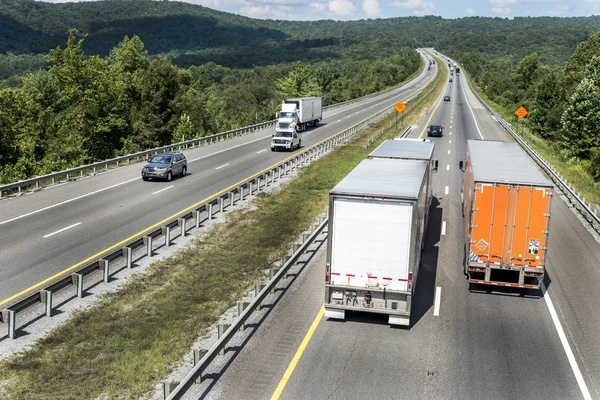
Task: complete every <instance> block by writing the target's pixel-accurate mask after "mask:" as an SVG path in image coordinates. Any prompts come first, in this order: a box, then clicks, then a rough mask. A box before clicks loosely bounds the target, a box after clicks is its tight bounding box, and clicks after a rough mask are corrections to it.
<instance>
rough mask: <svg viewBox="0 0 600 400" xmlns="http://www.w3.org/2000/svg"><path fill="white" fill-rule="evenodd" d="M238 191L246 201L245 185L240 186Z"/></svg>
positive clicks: (241, 199) (241, 198)
mask: <svg viewBox="0 0 600 400" xmlns="http://www.w3.org/2000/svg"><path fill="white" fill-rule="evenodd" d="M238 192H239V193H240V201H244V185H241V186H239V187H238Z"/></svg>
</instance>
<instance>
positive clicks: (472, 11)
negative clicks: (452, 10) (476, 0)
mask: <svg viewBox="0 0 600 400" xmlns="http://www.w3.org/2000/svg"><path fill="white" fill-rule="evenodd" d="M467 15H475V10H473V9H472V8H467Z"/></svg>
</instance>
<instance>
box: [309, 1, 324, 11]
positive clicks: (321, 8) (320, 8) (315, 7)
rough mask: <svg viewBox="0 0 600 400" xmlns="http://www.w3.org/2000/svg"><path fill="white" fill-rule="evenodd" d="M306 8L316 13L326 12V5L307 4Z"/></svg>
mask: <svg viewBox="0 0 600 400" xmlns="http://www.w3.org/2000/svg"><path fill="white" fill-rule="evenodd" d="M308 6H309V7H310V8H311V9H312V10H313V11H316V12H319V13H323V12H325V11H327V3H308Z"/></svg>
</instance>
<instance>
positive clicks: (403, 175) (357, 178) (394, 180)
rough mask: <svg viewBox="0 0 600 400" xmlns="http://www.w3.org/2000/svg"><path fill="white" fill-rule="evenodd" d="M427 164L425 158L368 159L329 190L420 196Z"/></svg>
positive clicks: (372, 194) (339, 193) (340, 192)
mask: <svg viewBox="0 0 600 400" xmlns="http://www.w3.org/2000/svg"><path fill="white" fill-rule="evenodd" d="M428 166H429V163H428V162H424V161H415V160H385V159H381V160H369V159H367V160H364V161H362V162H361V163H360V164H358V165H357V166H356V168H354V169H353V170H352V171H351V172H350V173H349V174H348V175H346V177H345V178H344V179H342V180H341V182H340V183H338V184H337V185H336V186H335V187H334V188H333V189H332V190H331V192H330V194H334V195H359V196H376V197H392V198H403V199H418V198H419V193H420V191H421V187H422V186H423V181H424V180H425V177H426V173H427V167H428Z"/></svg>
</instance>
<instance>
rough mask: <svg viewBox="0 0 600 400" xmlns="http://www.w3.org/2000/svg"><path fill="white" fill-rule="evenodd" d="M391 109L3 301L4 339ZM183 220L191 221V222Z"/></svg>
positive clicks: (327, 148)
mask: <svg viewBox="0 0 600 400" xmlns="http://www.w3.org/2000/svg"><path fill="white" fill-rule="evenodd" d="M415 95H416V94H415ZM415 95H413V96H411V98H414V96H415ZM392 110H393V107H392V106H389V107H386V108H385V109H383V110H381V111H379V112H377V113H375V114H373V115H371V116H370V117H368V118H366V119H365V120H363V121H361V122H359V123H357V124H355V125H353V126H351V127H350V128H348V129H346V130H344V131H342V132H339V133H337V134H335V135H332V136H330V137H329V138H327V139H324V140H322V141H321V142H319V143H316V144H314V145H312V146H309V147H307V148H306V149H303V150H302V151H299V152H296V153H295V154H294V155H292V156H290V157H288V158H286V159H285V160H283V161H281V162H280V163H278V164H276V165H274V166H272V167H269V168H268V170H265V171H261V172H259V173H257V174H254V175H253V176H251V177H250V178H248V179H246V180H244V181H241V182H238V183H237V184H235V185H232V186H230V187H229V188H226V189H225V190H224V191H223V192H221V193H220V194H218V195H215V196H214V197H212V198H209V199H208V200H207V201H205V202H203V203H202V204H199V203H197V204H194V205H192V206H190V207H188V208H186V209H185V210H183V211H182V212H181V213H179V214H178V215H177V216H176V217H174V218H173V219H171V220H170V221H168V222H166V223H165V224H163V225H161V226H160V227H156V226H153V227H150V228H147V229H146V230H144V231H142V232H140V233H139V234H138V236H137V237H134V238H132V239H131V240H130V241H128V242H120V243H118V244H116V245H113V246H111V247H109V248H108V249H106V250H105V251H104V252H102V253H100V254H98V256H97V258H96V259H94V260H92V261H90V262H89V263H87V264H85V265H83V266H73V267H71V269H68V270H65V271H64V274H63V275H62V276H60V277H57V278H55V279H53V280H52V281H50V282H46V283H44V284H40V285H39V287H34V288H33V289H32V291H33V290H35V293H31V294H28V295H23V297H21V298H17V299H11V300H9V301H8V302H6V304H3V307H4V309H3V310H2V312H1V313H0V323H2V324H7V325H8V336H9V338H11V339H14V338H15V337H16V333H17V320H16V317H17V315H18V313H20V312H22V311H24V310H26V309H28V308H29V307H31V306H32V305H34V304H39V303H44V304H45V315H46V316H48V317H51V316H52V310H53V306H52V300H53V296H54V294H55V293H56V292H57V291H59V290H61V289H64V288H66V287H69V286H75V288H76V293H77V297H79V298H81V297H83V296H84V292H85V291H84V285H83V283H84V278H85V277H86V276H88V275H90V274H91V273H93V272H96V271H98V270H100V271H102V279H103V280H104V282H109V281H110V278H111V274H110V268H111V265H112V264H113V263H114V262H115V261H117V260H121V261H124V262H125V266H126V267H127V268H132V266H133V253H134V251H136V250H140V251H143V254H145V256H148V257H152V255H153V253H154V250H155V247H156V246H155V244H156V242H157V240H158V239H161V238H162V239H163V240H164V246H166V247H168V246H169V245H170V244H171V239H172V237H171V236H172V233H173V231H174V230H175V229H177V228H178V229H179V232H180V233H179V234H180V235H181V236H185V235H186V234H187V232H188V230H190V229H192V228H199V227H200V226H201V225H202V223H203V222H205V221H207V220H211V219H212V218H213V217H214V215H215V214H216V213H219V212H224V211H225V209H226V208H231V206H233V205H234V204H235V203H236V201H243V200H245V199H246V198H248V197H251V196H253V195H254V194H255V193H258V192H260V191H261V190H263V189H266V188H267V187H268V186H269V185H271V184H273V183H274V182H275V181H276V180H278V179H281V178H282V177H283V176H285V175H288V174H289V173H290V172H291V171H294V170H297V169H298V168H300V167H302V166H305V165H308V164H309V163H310V162H311V161H313V160H315V159H316V158H318V157H320V156H321V155H323V154H325V153H326V152H328V151H330V150H331V149H333V148H334V147H335V146H337V145H339V144H341V143H343V142H345V141H346V140H348V139H349V138H350V137H352V136H353V135H354V134H355V133H356V132H358V131H360V130H361V129H363V128H366V127H367V126H369V125H370V124H372V123H374V122H377V121H378V120H380V119H381V118H383V117H384V116H385V115H386V114H388V113H389V112H391V111H392ZM189 222H192V224H190V223H189ZM42 285H43V286H42Z"/></svg>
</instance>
